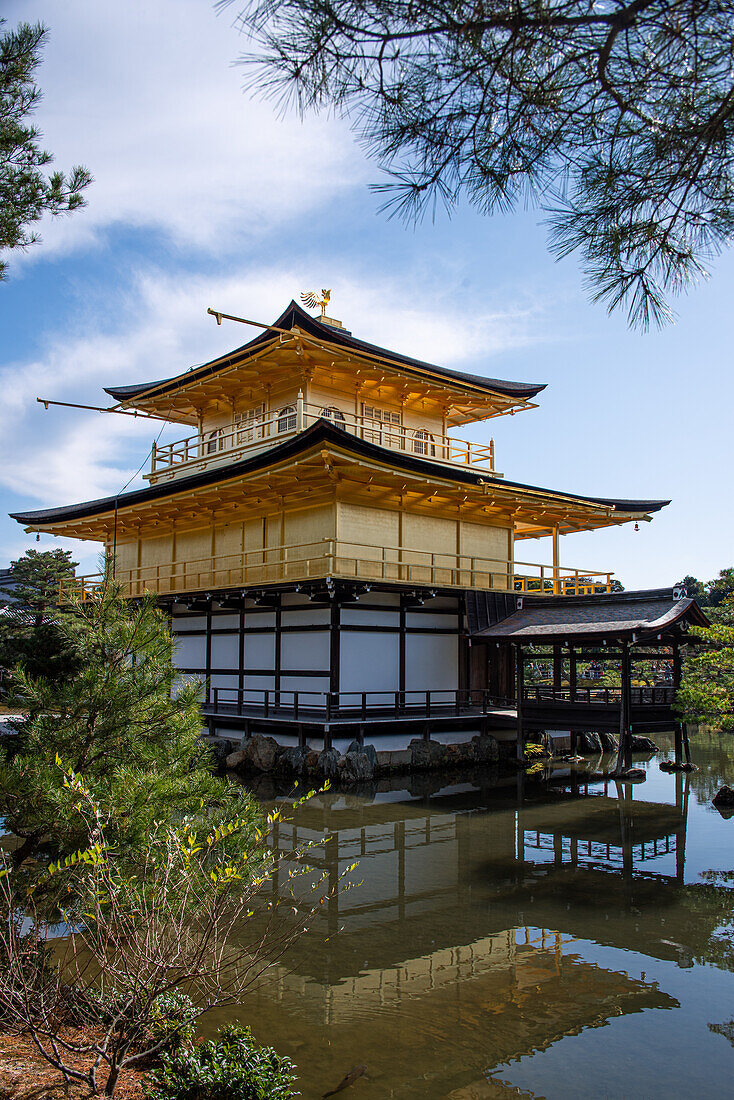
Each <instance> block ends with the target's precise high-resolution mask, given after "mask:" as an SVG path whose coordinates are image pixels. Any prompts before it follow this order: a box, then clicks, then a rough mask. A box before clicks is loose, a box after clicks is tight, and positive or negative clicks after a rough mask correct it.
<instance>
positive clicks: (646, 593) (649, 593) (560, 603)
mask: <svg viewBox="0 0 734 1100" xmlns="http://www.w3.org/2000/svg"><path fill="white" fill-rule="evenodd" d="M677 587H679V586H678V585H670V586H669V587H668V588H637V589H629V590H628V589H625V590H624V591H623V592H597V593H587V594H585V595H578V596H556V595H553V596H543V595H540V593H538V594H537V595H536V594H534V593H533V592H518V593H517V595H518V596H523V597H527V598H528V599H532V601H533V606H534V607H575V606H580V607H583V606H584V604H586V605H587V606H588V604H589V603H594V604H604V603H614V604H617V603H634V602H637V601H639V600H668V601H670V600H673V599H675V597H674V592H675V589H676V588H677ZM682 598H684V599H687V598H689V597H682Z"/></svg>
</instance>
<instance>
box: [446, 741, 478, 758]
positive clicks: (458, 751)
mask: <svg viewBox="0 0 734 1100" xmlns="http://www.w3.org/2000/svg"><path fill="white" fill-rule="evenodd" d="M445 748H446V763H447V764H471V763H473V761H475V760H476V753H475V749H474V745H473V744H472V742H471V741H468V742H467V741H464V742H461V743H459V744H457V745H446V746H445Z"/></svg>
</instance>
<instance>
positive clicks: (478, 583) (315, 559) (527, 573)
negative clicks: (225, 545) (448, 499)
mask: <svg viewBox="0 0 734 1100" xmlns="http://www.w3.org/2000/svg"><path fill="white" fill-rule="evenodd" d="M323 577H335V578H341V579H348V580H355V581H385V582H388V583H398V584H417V585H427V586H434V585H435V586H436V587H439V588H481V589H498V590H500V591H505V592H507V591H517V592H536V593H538V594H541V593H546V594H550V593H553V592H555V593H557V594H560V595H568V596H570V595H573V596H576V595H589V594H592V593H594V592H609V591H611V585H612V574H611V573H600V572H596V571H592V570H587V569H571V568H566V567H558V569H556V570H555V573H554V571H553V569H552V567H551V566H547V565H536V564H534V563H532V562H518V561H516V562H514V563H513V564H511V565H508V563H507V561H501V560H499V559H495V558H485V557H481V556H479V555H471V554H441V553H437V552H433V551H429V550H409V549H406V548H404V547H402V548H401V547H389V546H387V547H386V546H369V545H363V544H358V543H354V542H348V541H346V540H337V539H321V540H320V541H317V542H312V543H306V544H300V545H295V546H280V547H275V548H273V549H259V550H249V551H245V552H243V553H239V554H219V555H215V556H211V557H206V558H197V559H192V560H189V561H177V562H164V563H162V564H160V565H143V566H138V567H136V568H134V569H123V568H120V567H118V568H117V569H116V570H115V579H116V581H117V582H118V583H119V584H120V585H121V586H122V589H123V592H124V593H125V595H127V596H140V595H142V594H143V593H144V592H153V593H156V594H158V595H171V594H176V593H182V594H183V593H188V592H206V591H209V590H217V589H228V588H238V587H242V586H248V587H251V586H253V585H260V584H272V583H278V582H283V581H308V580H313V579H317V578H323ZM99 583H100V578H99V576H98V575H96V576H94V577H77V578H74V579H72V580H71V581H63V582H62V592H61V594H62V598H64V599H66V598H68V597H69V596H70V595H77V596H81V597H82V598H84V593H85V592H87V591H89V590H90V586H91V589H92V590H93V589H94V586H95V585H99Z"/></svg>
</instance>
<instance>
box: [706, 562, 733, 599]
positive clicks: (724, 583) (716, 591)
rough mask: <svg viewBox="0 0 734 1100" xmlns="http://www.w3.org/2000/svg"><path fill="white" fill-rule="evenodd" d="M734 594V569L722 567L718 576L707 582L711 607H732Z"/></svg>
mask: <svg viewBox="0 0 734 1100" xmlns="http://www.w3.org/2000/svg"><path fill="white" fill-rule="evenodd" d="M733 596H734V569H732V568H731V567H730V568H728V569H722V570H721V572H720V573H719V575H718V577H714V579H713V580H710V581H708V582H707V584H706V597H707V604H708V606H709V607H712V608H714V607H716V608H724V606H725V605H727V606H728V607H729V608H731V600H732V597H733Z"/></svg>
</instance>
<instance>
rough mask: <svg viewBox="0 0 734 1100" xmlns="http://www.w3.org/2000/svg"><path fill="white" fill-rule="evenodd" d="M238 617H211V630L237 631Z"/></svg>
mask: <svg viewBox="0 0 734 1100" xmlns="http://www.w3.org/2000/svg"><path fill="white" fill-rule="evenodd" d="M239 628H240V617H239V615H212V630H239Z"/></svg>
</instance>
